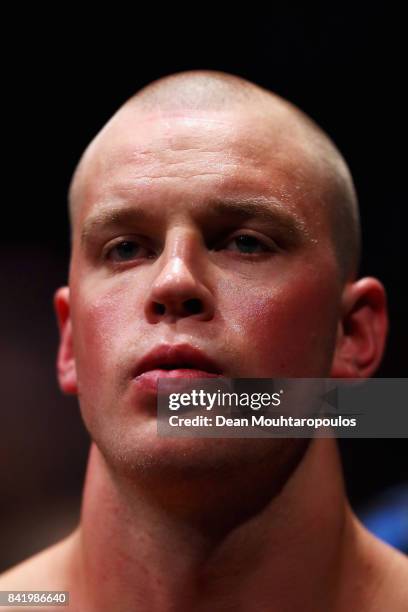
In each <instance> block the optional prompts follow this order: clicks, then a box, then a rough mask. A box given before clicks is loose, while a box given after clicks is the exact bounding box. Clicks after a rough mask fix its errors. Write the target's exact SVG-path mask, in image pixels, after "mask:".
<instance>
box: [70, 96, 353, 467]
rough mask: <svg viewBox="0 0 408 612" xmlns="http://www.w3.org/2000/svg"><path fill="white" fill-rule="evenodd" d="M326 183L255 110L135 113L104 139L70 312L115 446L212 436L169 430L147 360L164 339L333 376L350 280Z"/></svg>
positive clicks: (81, 367)
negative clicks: (160, 417) (342, 273)
mask: <svg viewBox="0 0 408 612" xmlns="http://www.w3.org/2000/svg"><path fill="white" fill-rule="evenodd" d="M286 128H287V129H286ZM324 193H325V190H324V184H323V179H322V176H320V174H319V169H318V164H317V163H316V164H315V162H314V161H313V158H312V157H310V156H309V154H308V147H307V143H306V144H304V143H302V142H301V141H300V140H297V137H296V133H295V132H294V131H293V130H290V129H289V127H288V126H279V125H278V127H276V128H274V127H273V125H272V124H271V125H270V126H267V124H266V122H263V121H258V122H257V120H256V117H255V116H251V115H250V114H249V113H238V112H231V113H219V112H218V113H215V112H213V113H209V112H208V113H198V112H194V113H193V112H191V113H186V114H178V115H173V116H170V115H166V116H159V115H147V114H137V113H135V111H134V110H132V109H129V108H128V109H122V111H121V113H120V114H119V115H118V116H117V117H116V119H115V120H114V121H113V122H111V124H110V125H109V126H108V128H107V129H105V130H104V132H103V133H102V134H101V135H100V137H99V138H98V139H97V140H96V141H95V142H94V143H93V145H92V146H91V148H90V150H89V151H88V155H87V158H86V160H85V163H84V167H83V171H82V173H81V175H80V177H79V184H78V187H77V190H76V196H77V200H78V201H77V210H76V215H75V224H74V240H73V252H72V261H71V268H70V316H71V321H72V330H73V346H74V356H75V364H76V373H77V384H78V393H79V397H80V403H81V410H82V414H83V418H84V420H85V423H86V424H87V427H88V429H89V431H90V432H91V435H92V437H93V438H94V439H95V440H96V441H97V443H98V444H99V446H100V447H101V448H102V449H104V451H105V455H108V456H110V455H112V457H116V458H123V457H127V459H126V460H127V461H128V462H132V461H133V459H135V461H137V458H136V455H137V454H138V453H139V454H141V453H147V452H148V453H150V454H151V453H154V452H155V449H157V451H158V452H160V453H163V452H164V449H166V452H168V453H171V452H172V450H171V449H174V448H177V449H180V448H183V449H186V448H188V449H189V450H191V449H193V447H194V444H195V447H196V448H199V447H200V444H201V445H202V444H203V443H206V444H208V443H209V442H210V441H209V440H205V441H202V440H201V441H199V440H195V441H193V442H192V441H191V440H190V441H186V440H184V439H178V440H174V439H173V440H170V441H169V440H160V439H157V438H156V421H155V417H154V412H153V411H152V410H151V409H147V407H148V406H149V402H151V399H152V398H151V395H150V394H149V392H147V391H146V389H144V388H143V387H142V386H140V385H138V384H137V381H136V379H135V368H136V366H137V364H138V362H139V361H140V359H141V358H143V357H144V356H145V355H146V354H147V353H148V352H150V351H151V350H152V349H154V348H155V347H158V346H159V345H162V344H168V345H176V344H177V345H180V344H183V345H185V344H188V345H190V346H192V347H194V348H197V349H199V350H200V351H202V352H203V353H205V354H206V355H207V356H208V357H209V358H211V359H212V360H214V361H216V362H217V363H218V364H219V366H220V368H221V370H222V374H223V375H224V376H226V377H231V378H241V377H245V378H251V377H259V378H260V377H275V376H278V377H285V376H286V377H289V376H294V377H324V376H329V375H330V370H331V364H332V359H333V350H334V345H335V338H336V330H337V322H338V319H339V312H340V296H341V284H340V280H339V273H338V266H337V262H336V258H335V255H334V251H333V247H332V244H331V240H330V230H329V221H328V216H327V212H323V208H324ZM186 300H194V302H189V304H190V305H191V304H194V308H189V307H187V306H186ZM219 442H220V441H214V443H219ZM229 442H230V443H231V444H233V443H234V444H237V443H238V441H236V440H235V441H232V440H231V441H229ZM247 442H250V443H253V441H252V440H249V441H248V440H247V441H245V443H247ZM264 442H265V441H264ZM278 442H279V441H276V440H269V441H267V443H268V444H273V443H278ZM199 443H200V444H199ZM183 445H184V446H183ZM221 447H223V445H221ZM223 448H224V450H219V449H220V445H219V444H218V446H217V445H216V444H214V455H213V458H214V460H215V459H216V458H217V453H219V452H225V446H224V447H223ZM191 452H193V451H191ZM162 456H163V455H162ZM167 456H168V455H167Z"/></svg>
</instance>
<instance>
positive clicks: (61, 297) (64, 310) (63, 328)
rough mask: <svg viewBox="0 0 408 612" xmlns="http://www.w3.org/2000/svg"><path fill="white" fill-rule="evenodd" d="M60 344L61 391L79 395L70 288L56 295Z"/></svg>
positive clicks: (61, 289) (58, 357)
mask: <svg viewBox="0 0 408 612" xmlns="http://www.w3.org/2000/svg"><path fill="white" fill-rule="evenodd" d="M54 308H55V313H56V316H57V322H58V328H59V333H60V342H59V349H58V356H57V373H58V382H59V386H60V388H61V390H62V391H63V392H64V393H67V394H70V395H72V394H73V395H76V394H77V393H78V386H77V374H76V365H75V358H74V351H73V339H72V323H71V316H70V306H69V288H68V287H61V288H60V289H58V290H57V291H56V292H55V295H54Z"/></svg>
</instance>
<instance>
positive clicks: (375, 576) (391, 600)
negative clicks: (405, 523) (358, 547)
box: [360, 525, 408, 612]
mask: <svg viewBox="0 0 408 612" xmlns="http://www.w3.org/2000/svg"><path fill="white" fill-rule="evenodd" d="M360 532H361V533H362V542H363V548H362V553H363V554H362V557H361V558H362V560H363V566H364V570H365V571H364V572H363V575H364V576H365V578H366V579H367V584H371V585H372V589H371V597H370V598H369V600H370V602H371V607H370V608H369V609H370V612H371V610H372V612H383V611H384V610H392V611H393V612H406V610H408V557H407V556H406V555H404V554H403V553H401V552H400V551H398V550H397V549H395V548H393V547H392V546H389V545H388V544H386V543H385V542H382V541H381V540H379V539H378V538H377V537H375V536H374V535H372V534H371V533H370V532H369V531H367V530H366V529H365V527H362V526H361V525H360Z"/></svg>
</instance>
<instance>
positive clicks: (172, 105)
mask: <svg viewBox="0 0 408 612" xmlns="http://www.w3.org/2000/svg"><path fill="white" fill-rule="evenodd" d="M189 113H190V114H194V113H199V114H203V113H212V114H214V113H230V114H231V115H234V114H236V115H237V116H242V115H245V116H246V117H247V118H248V120H250V121H252V122H253V125H254V128H255V127H257V128H261V129H263V130H264V131H265V133H266V134H267V135H268V136H269V135H270V148H271V151H274V150H275V149H276V148H277V149H278V153H277V155H279V156H283V155H286V156H287V159H288V162H290V163H291V164H292V165H293V161H294V158H293V155H292V151H293V149H294V147H296V149H299V150H301V151H302V155H303V158H304V159H305V160H306V161H307V164H306V165H307V167H308V168H309V171H310V174H311V175H312V174H313V176H314V179H315V181H316V182H318V183H319V195H318V197H317V198H316V197H313V198H311V200H317V201H311V204H310V205H311V206H315V211H314V214H315V215H321V214H322V213H323V214H326V215H327V218H328V219H329V226H330V231H331V234H332V236H331V238H332V242H333V247H334V250H335V253H336V257H337V260H338V263H339V270H340V274H341V277H342V278H343V280H347V279H353V278H355V276H356V275H357V272H358V266H359V257H360V226H359V214H358V203H357V197H356V193H355V189H354V185H353V181H352V178H351V175H350V171H349V169H348V167H347V164H346V162H345V160H344V158H343V157H342V155H341V153H340V152H339V150H338V149H337V148H336V146H335V145H334V143H333V142H332V141H331V139H330V138H329V137H328V136H327V134H326V133H325V132H324V131H323V130H322V129H321V128H320V127H319V126H318V125H317V124H316V123H315V122H314V121H313V120H312V119H310V118H309V117H308V116H307V115H305V114H304V113H303V112H302V111H301V110H300V109H298V108H297V107H296V106H294V105H293V104H291V103H290V102H288V101H286V100H284V99H283V98H281V97H279V96H278V95H276V94H274V93H272V92H270V91H268V90H266V89H263V88H261V87H259V86H257V85H255V84H253V83H251V82H249V81H247V80H245V79H242V78H240V77H237V76H233V75H230V74H226V73H222V72H214V71H188V72H182V73H178V74H174V75H170V76H167V77H165V78H162V79H159V80H157V81H154V82H153V83H151V84H149V85H147V86H146V87H144V88H143V89H141V90H140V91H138V92H137V93H136V94H135V95H134V96H132V97H131V98H130V99H128V100H127V101H126V102H125V103H124V104H123V106H122V107H121V108H119V110H118V111H117V112H116V113H115V115H113V117H112V118H111V119H110V120H109V121H108V123H107V124H106V125H105V126H104V127H103V129H102V130H101V131H100V132H99V133H98V134H97V136H96V137H95V138H94V139H93V141H92V142H91V143H90V145H89V146H88V147H87V149H86V150H85V152H84V154H83V155H82V157H81V159H80V162H79V163H78V165H77V167H76V169H75V172H74V174H73V177H72V180H71V184H70V188H69V213H70V220H71V226H72V228H73V226H74V219H75V215H76V209H77V207H78V201H79V200H80V199H81V195H80V194H81V190H82V187H83V185H84V183H85V182H86V180H87V178H86V175H87V166H88V163H89V161H90V160H91V159H92V157H94V156H95V153H96V151H97V150H98V147H100V146H101V145H102V144H103V143H104V142H105V141H106V138H107V137H109V135H110V134H111V133H112V131H113V129H114V128H115V126H117V124H118V122H120V121H122V122H123V121H128V120H129V116H130V115H134V117H135V118H137V117H140V118H141V119H143V117H145V116H151V115H156V116H157V117H160V118H165V117H169V118H171V117H172V116H178V115H183V114H189ZM286 146H287V151H284V148H285V147H286ZM274 154H275V153H274ZM301 172H304V170H301V169H299V173H301Z"/></svg>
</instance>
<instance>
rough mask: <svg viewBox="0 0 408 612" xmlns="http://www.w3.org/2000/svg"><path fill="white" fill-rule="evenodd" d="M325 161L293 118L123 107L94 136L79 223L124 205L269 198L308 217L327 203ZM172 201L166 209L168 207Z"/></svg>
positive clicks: (80, 191)
mask: <svg viewBox="0 0 408 612" xmlns="http://www.w3.org/2000/svg"><path fill="white" fill-rule="evenodd" d="M321 191H322V177H321V176H320V172H319V159H318V156H317V155H316V153H315V151H314V150H313V148H312V147H311V146H310V145H309V143H308V140H307V138H305V135H304V133H303V131H302V129H301V128H300V127H299V126H298V125H297V124H296V122H293V121H292V122H291V121H290V118H288V116H287V113H285V112H284V111H281V112H279V111H277V112H276V113H275V115H274V116H273V117H272V118H271V117H266V116H263V115H259V114H258V115H257V114H256V113H250V112H242V111H234V112H229V113H225V112H222V113H221V112H197V111H196V112H189V113H178V114H169V113H166V114H165V115H160V114H157V113H156V114H153V113H152V114H147V113H143V114H141V113H136V112H135V111H134V109H130V108H129V109H126V108H125V109H122V110H121V111H120V112H119V113H118V114H117V115H115V116H114V117H113V119H112V120H111V121H110V122H109V123H108V124H107V125H106V126H105V128H104V129H103V130H102V131H101V132H100V133H99V135H98V136H97V137H96V138H95V139H94V141H93V142H92V143H91V145H90V146H89V147H88V150H87V151H86V153H85V155H84V158H83V160H82V163H81V170H80V172H79V175H78V177H77V179H76V185H75V191H74V194H75V206H76V208H77V215H76V217H77V223H79V224H82V223H83V222H84V220H85V219H86V218H87V217H88V216H89V215H90V214H91V213H92V212H94V209H95V208H103V207H105V206H115V205H118V206H119V205H120V204H121V202H123V201H124V200H125V201H126V202H127V203H128V202H129V200H131V201H134V202H135V203H138V204H140V203H141V202H144V203H147V204H155V203H157V204H159V205H160V206H161V207H162V208H163V209H168V208H169V207H170V206H174V205H175V203H177V206H178V207H180V206H183V205H184V206H188V205H194V203H199V202H200V201H201V202H202V203H203V204H205V201H206V200H207V199H222V198H223V197H225V198H234V197H237V196H239V197H245V196H248V197H253V196H257V197H262V196H269V197H273V198H275V199H277V200H279V201H280V202H281V203H282V204H283V205H284V206H286V207H287V208H288V211H289V210H293V211H296V212H297V213H300V214H302V215H303V216H304V217H308V216H310V213H311V205H310V202H311V201H314V206H313V215H314V216H316V206H317V205H318V202H319V200H320V199H321V195H322V194H321ZM166 203H167V204H168V206H167V207H166V206H165V204H166Z"/></svg>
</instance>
